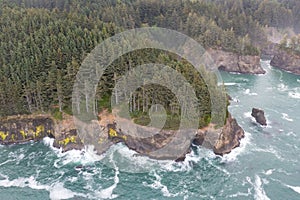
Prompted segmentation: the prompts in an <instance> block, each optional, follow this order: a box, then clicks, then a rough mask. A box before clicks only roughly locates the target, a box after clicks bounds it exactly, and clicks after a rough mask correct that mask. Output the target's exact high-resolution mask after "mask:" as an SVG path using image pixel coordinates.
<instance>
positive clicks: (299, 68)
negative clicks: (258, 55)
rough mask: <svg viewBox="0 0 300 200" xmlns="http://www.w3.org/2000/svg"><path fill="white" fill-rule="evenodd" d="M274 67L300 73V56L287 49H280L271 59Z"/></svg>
mask: <svg viewBox="0 0 300 200" xmlns="http://www.w3.org/2000/svg"><path fill="white" fill-rule="evenodd" d="M270 64H271V65H272V66H273V67H277V68H279V69H282V70H285V71H288V72H291V73H294V74H297V75H300V56H299V55H296V54H295V53H293V52H288V51H286V50H279V51H278V52H277V53H276V54H275V55H274V56H273V59H272V60H271V63H270Z"/></svg>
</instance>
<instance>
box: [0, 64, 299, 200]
mask: <svg viewBox="0 0 300 200" xmlns="http://www.w3.org/2000/svg"><path fill="white" fill-rule="evenodd" d="M262 66H263V67H264V69H265V70H266V71H267V73H266V74H265V75H259V76H254V75H239V74H230V73H226V72H222V73H221V75H222V78H223V80H224V83H225V85H226V87H227V89H228V92H229V94H230V95H231V97H232V98H233V99H234V101H233V102H232V103H231V106H230V112H231V113H232V115H233V116H234V117H235V118H237V120H238V122H239V124H240V125H241V126H242V128H243V129H244V130H245V131H246V137H245V138H244V139H243V140H242V143H241V146H240V147H239V148H236V149H235V150H234V151H233V152H232V153H231V154H229V155H226V156H224V157H223V158H222V157H218V156H215V155H214V154H213V153H212V152H211V151H210V150H206V149H203V148H199V147H193V151H192V153H191V154H189V155H188V157H187V159H186V160H185V161H184V162H183V163H175V162H171V161H155V160H151V159H148V158H145V157H139V156H135V155H134V154H135V153H134V152H132V151H130V150H128V149H127V148H126V147H124V146H122V145H121V144H119V145H116V146H114V147H113V148H111V149H110V150H109V152H107V153H106V155H102V156H98V155H96V154H95V153H94V152H92V151H91V148H87V149H86V150H85V151H70V152H67V153H61V152H60V151H59V150H57V149H54V148H52V142H53V141H52V140H51V139H50V138H45V139H44V141H43V142H38V143H29V144H22V145H12V146H0V199H1V200H17V199H20V200H35V199H43V200H44V199H51V200H58V199H74V200H76V199H77V200H81V199H124V200H125V199H126V200H128V199H195V200H196V199H197V200H198V199H255V200H264V199H272V200H273V199H275V200H277V199H278V200H281V199H289V200H297V199H300V76H296V75H292V74H290V73H286V72H283V71H281V70H278V69H275V68H272V67H271V66H270V65H269V61H262ZM252 107H259V108H263V109H264V110H265V114H266V117H267V120H268V123H269V125H268V126H267V127H261V126H259V125H257V124H256V123H254V121H253V119H252V118H251V109H252Z"/></svg>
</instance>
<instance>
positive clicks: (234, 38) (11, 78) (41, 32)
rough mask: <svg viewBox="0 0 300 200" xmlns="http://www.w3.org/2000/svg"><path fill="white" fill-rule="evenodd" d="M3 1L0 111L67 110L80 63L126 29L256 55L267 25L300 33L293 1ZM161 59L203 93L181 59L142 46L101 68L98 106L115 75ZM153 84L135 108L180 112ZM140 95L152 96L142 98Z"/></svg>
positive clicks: (205, 104)
mask: <svg viewBox="0 0 300 200" xmlns="http://www.w3.org/2000/svg"><path fill="white" fill-rule="evenodd" d="M0 6H1V7H0V29H1V31H0V116H7V115H14V114H29V113H37V112H52V113H54V114H55V115H56V116H58V117H59V115H60V113H61V112H62V111H64V112H67V113H70V114H71V96H72V88H73V83H74V80H75V76H76V73H77V72H78V69H79V67H80V64H81V62H82V61H83V59H84V58H85V57H86V55H87V54H88V53H89V52H90V51H91V50H92V49H93V48H94V47H95V46H96V45H97V44H99V43H101V42H102V41H103V40H105V39H106V38H108V37H111V36H113V35H115V34H116V33H119V32H121V31H124V30H127V29H132V28H138V27H148V26H158V27H164V28H170V29H174V30H177V31H180V32H182V33H185V34H187V35H188V36H190V37H192V38H194V39H195V40H196V41H198V42H200V43H201V44H202V45H203V46H204V47H205V48H218V49H222V50H225V51H231V52H235V53H237V54H241V55H259V54H260V50H259V49H260V47H261V46H263V45H264V43H265V42H266V41H267V40H266V35H265V33H264V30H263V28H264V27H266V26H269V27H277V28H282V29H283V28H287V27H290V28H293V29H294V30H295V32H299V31H300V21H299V20H297V19H300V12H299V10H300V2H299V1H298V0H264V1H261V0H226V1H218V0H198V1H184V0H171V1H167V0H126V1H125V0H124V1H122V0H101V1H97V0H87V1H84V0H72V1H71V0H65V1H62V0H1V1H0ZM158 60H160V62H162V63H167V64H169V65H170V66H172V67H173V68H175V69H177V70H178V71H180V72H181V73H182V74H183V75H184V76H186V77H188V79H189V80H191V83H192V84H193V86H194V87H195V88H197V89H196V93H197V95H199V96H201V95H203V94H207V93H208V92H207V89H206V86H205V84H204V83H203V80H202V79H201V77H200V76H197V77H196V76H195V74H197V73H196V72H195V71H193V68H192V67H191V66H190V65H189V63H187V62H186V61H184V60H180V61H177V59H176V56H174V55H172V54H169V53H166V52H161V51H157V50H151V49H148V50H141V51H137V52H133V53H131V54H128V55H125V56H123V57H122V58H120V59H118V60H117V61H116V62H114V63H113V67H112V68H111V71H107V72H106V76H105V77H104V78H102V80H101V81H100V83H99V87H98V88H97V94H98V101H97V102H96V104H97V106H96V107H95V112H98V111H100V110H101V109H103V108H104V107H109V105H108V103H109V102H110V100H109V96H110V95H111V88H112V87H113V84H114V80H115V79H117V77H118V76H120V75H122V74H124V73H125V72H126V70H128V68H129V65H130V67H134V66H136V65H141V64H144V63H149V62H154V61H158ZM116 72H117V74H116ZM212 81H215V80H214V78H212ZM154 87H158V86H151V87H148V88H146V87H145V88H141V89H140V90H139V91H137V92H136V94H135V95H136V98H134V102H133V104H134V106H133V107H131V110H132V112H133V113H139V112H145V111H147V110H148V109H149V106H151V104H153V103H162V104H165V105H166V106H167V107H169V110H170V112H172V113H177V111H175V110H176V109H175V108H176V106H174V104H176V102H175V103H174V102H172V101H171V102H170V99H172V94H170V91H166V90H164V89H161V88H155V89H153V88H154ZM162 91H163V92H162ZM159 92H160V93H161V95H159ZM145 93H146V96H149V97H153V98H152V99H151V98H149V99H148V100H147V101H146V100H145V99H144V98H143V97H144V96H145ZM206 96H207V99H205V98H204V99H200V100H199V101H200V102H199V103H200V104H201V105H202V114H203V115H202V116H204V117H203V119H201V120H202V122H201V126H203V125H205V124H207V123H208V122H209V120H210V113H209V112H210V103H209V95H206ZM141 97H142V98H141ZM154 97H155V98H154ZM166 97H168V98H166ZM167 99H169V100H167ZM174 101H175V100H174Z"/></svg>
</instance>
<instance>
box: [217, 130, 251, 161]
mask: <svg viewBox="0 0 300 200" xmlns="http://www.w3.org/2000/svg"><path fill="white" fill-rule="evenodd" d="M250 142H251V134H250V133H248V132H245V137H244V138H243V139H241V141H240V146H239V147H236V148H235V149H233V150H232V151H231V152H230V153H229V154H225V155H223V157H222V162H225V163H227V162H234V161H236V160H237V158H238V156H239V155H241V154H243V153H244V152H245V150H246V147H247V145H248V144H249V143H250Z"/></svg>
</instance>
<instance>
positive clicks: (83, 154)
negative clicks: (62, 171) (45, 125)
mask: <svg viewBox="0 0 300 200" xmlns="http://www.w3.org/2000/svg"><path fill="white" fill-rule="evenodd" d="M43 142H44V144H45V145H46V146H49V147H50V148H51V149H52V150H53V151H54V152H55V153H56V155H57V157H58V158H59V159H57V160H56V161H55V162H54V166H55V167H56V168H60V167H61V166H64V165H67V164H69V163H81V164H83V165H85V164H90V163H94V162H96V161H100V160H102V159H103V158H104V155H98V154H97V153H96V151H95V150H94V147H93V146H85V149H83V150H70V151H67V152H64V153H63V152H62V149H58V148H55V147H53V143H54V139H53V138H49V137H45V138H44V139H43Z"/></svg>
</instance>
